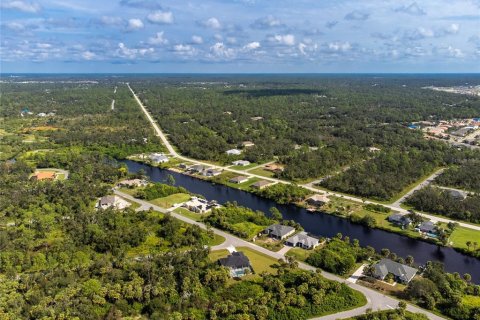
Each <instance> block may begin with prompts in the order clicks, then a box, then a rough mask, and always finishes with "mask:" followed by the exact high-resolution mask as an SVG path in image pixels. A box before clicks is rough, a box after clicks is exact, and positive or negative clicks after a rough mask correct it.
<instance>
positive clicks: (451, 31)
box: [445, 23, 460, 34]
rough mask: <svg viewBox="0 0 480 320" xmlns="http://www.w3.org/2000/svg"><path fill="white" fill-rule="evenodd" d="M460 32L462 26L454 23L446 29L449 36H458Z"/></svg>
mask: <svg viewBox="0 0 480 320" xmlns="http://www.w3.org/2000/svg"><path fill="white" fill-rule="evenodd" d="M459 30H460V25H459V24H457V23H452V24H451V25H449V26H448V27H447V28H445V32H446V33H448V34H456V33H458V31H459Z"/></svg>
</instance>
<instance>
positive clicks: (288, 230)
mask: <svg viewBox="0 0 480 320" xmlns="http://www.w3.org/2000/svg"><path fill="white" fill-rule="evenodd" d="M263 233H265V234H268V235H269V236H270V237H271V238H274V239H277V240H283V239H285V238H286V237H288V236H289V235H292V234H294V233H295V228H294V227H290V226H284V225H281V224H278V223H276V224H272V225H271V226H270V227H268V228H267V229H265V230H264V231H263Z"/></svg>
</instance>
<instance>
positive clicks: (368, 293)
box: [114, 190, 443, 320]
mask: <svg viewBox="0 0 480 320" xmlns="http://www.w3.org/2000/svg"><path fill="white" fill-rule="evenodd" d="M114 193H115V194H116V195H118V196H121V197H123V198H125V199H127V200H129V201H132V202H136V203H139V204H140V205H141V207H142V208H153V210H156V211H159V212H163V213H167V212H169V213H170V214H171V215H172V216H173V217H175V218H177V219H179V220H181V221H183V222H185V223H189V224H195V225H197V226H199V227H200V228H202V229H207V227H206V226H205V224H203V223H201V222H198V221H194V220H192V219H189V218H187V217H184V216H182V215H180V214H178V213H175V212H172V209H165V208H162V207H159V206H157V205H154V204H151V203H149V202H147V201H143V200H140V199H137V198H134V197H133V196H131V195H129V194H127V193H124V192H121V191H119V190H114ZM212 230H213V232H214V233H215V234H218V235H220V236H222V237H224V238H225V242H224V243H222V244H220V245H218V246H214V247H212V248H211V249H212V250H219V249H227V248H228V247H232V246H233V247H248V248H250V249H252V250H255V251H258V252H261V253H263V254H266V255H268V256H270V257H272V258H274V259H284V258H285V256H284V254H282V253H281V252H273V251H270V250H268V249H265V248H263V247H260V246H258V245H256V244H254V243H251V242H248V241H245V240H243V239H240V238H237V237H235V236H233V235H231V234H229V233H226V232H224V231H222V230H218V229H215V228H212ZM299 268H301V269H304V270H310V271H315V270H316V268H315V267H312V266H310V265H307V264H305V263H302V262H299ZM322 275H323V276H324V277H325V278H327V279H330V280H333V281H337V282H341V283H345V284H346V285H348V286H349V287H351V288H352V289H355V290H358V291H360V292H361V293H363V294H364V295H365V297H366V298H367V304H366V305H365V306H363V307H360V308H357V309H354V310H349V311H345V312H341V313H337V314H334V315H329V316H325V317H318V318H315V320H326V319H332V320H333V319H341V318H348V317H352V316H357V315H360V314H364V313H365V312H366V310H367V309H368V308H370V309H372V310H384V309H389V308H392V307H393V308H395V307H396V306H397V305H398V302H399V301H398V300H397V299H394V298H391V297H388V296H385V295H383V294H381V293H379V292H377V291H375V290H372V289H369V288H366V287H362V286H360V285H358V284H355V283H351V282H348V281H347V280H345V279H343V278H340V277H339V276H336V275H334V274H332V273H328V272H326V271H322ZM407 309H408V310H410V311H412V312H421V313H424V314H426V315H427V316H428V317H429V319H433V320H440V319H443V318H441V317H439V316H436V315H434V314H432V313H430V312H428V311H426V310H423V309H420V308H418V307H416V306H413V305H408V307H407Z"/></svg>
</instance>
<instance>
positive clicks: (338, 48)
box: [328, 41, 352, 52]
mask: <svg viewBox="0 0 480 320" xmlns="http://www.w3.org/2000/svg"><path fill="white" fill-rule="evenodd" d="M351 49H352V45H351V44H350V42H348V41H347V42H330V43H329V44H328V50H329V51H333V52H347V51H349V50H351Z"/></svg>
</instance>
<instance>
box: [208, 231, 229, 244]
mask: <svg viewBox="0 0 480 320" xmlns="http://www.w3.org/2000/svg"><path fill="white" fill-rule="evenodd" d="M224 242H225V238H224V237H222V236H220V235H218V234H214V236H213V239H211V240H210V241H208V243H207V244H208V245H209V246H212V247H213V246H218V245H219V244H222V243H224Z"/></svg>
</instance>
